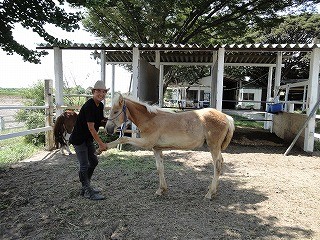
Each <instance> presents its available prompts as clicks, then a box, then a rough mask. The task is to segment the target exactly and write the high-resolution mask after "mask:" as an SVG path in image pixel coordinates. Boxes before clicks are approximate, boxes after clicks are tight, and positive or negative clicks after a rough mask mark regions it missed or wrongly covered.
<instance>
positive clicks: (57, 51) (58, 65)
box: [53, 47, 64, 116]
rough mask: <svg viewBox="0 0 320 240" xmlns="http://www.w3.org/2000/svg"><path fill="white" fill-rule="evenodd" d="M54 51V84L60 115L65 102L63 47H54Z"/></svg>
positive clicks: (58, 113)
mask: <svg viewBox="0 0 320 240" xmlns="http://www.w3.org/2000/svg"><path fill="white" fill-rule="evenodd" d="M53 52H54V84H55V100H56V116H60V115H61V114H62V112H63V109H62V108H61V106H63V105H64V103H63V68H62V49H61V48H59V47H54V48H53Z"/></svg>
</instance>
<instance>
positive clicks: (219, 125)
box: [106, 94, 235, 199]
mask: <svg viewBox="0 0 320 240" xmlns="http://www.w3.org/2000/svg"><path fill="white" fill-rule="evenodd" d="M127 120H130V121H131V122H132V123H134V124H135V125H136V126H137V128H138V129H139V134H140V137H139V138H131V137H125V136H121V137H119V138H118V139H117V140H115V141H113V142H110V143H108V149H109V148H114V147H116V146H117V145H118V144H131V145H133V146H136V147H140V148H144V149H150V150H152V151H153V153H154V156H155V159H156V167H157V171H158V174H159V188H158V190H157V191H156V193H155V194H156V195H160V196H161V195H163V194H164V193H166V192H167V190H168V186H167V183H166V180H165V176H164V165H163V154H162V151H163V150H191V149H195V148H198V147H201V146H202V145H203V144H204V143H205V142H206V144H207V147H208V149H209V150H210V153H211V156H212V163H213V167H214V169H213V180H212V182H211V184H210V185H209V187H208V192H207V193H206V195H205V198H207V199H212V198H213V197H214V196H215V195H216V194H217V189H218V180H219V175H220V174H221V170H222V164H223V157H222V155H221V150H225V149H226V148H227V146H228V145H229V143H230V141H231V139H232V137H233V133H234V130H235V127H234V121H233V118H232V117H231V116H229V115H226V114H224V113H222V112H220V111H218V110H216V109H213V108H204V109H199V110H192V111H186V112H180V113H175V112H169V111H168V110H163V109H161V108H159V107H156V106H151V105H148V104H147V103H144V102H141V101H139V100H136V99H134V98H132V97H128V96H123V95H121V94H118V95H115V97H114V99H113V101H112V106H111V109H110V113H109V116H108V121H107V124H106V131H107V133H108V134H113V133H114V131H115V129H117V128H119V127H120V126H121V124H125V122H126V121H127Z"/></svg>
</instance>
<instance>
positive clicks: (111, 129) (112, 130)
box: [106, 121, 115, 135]
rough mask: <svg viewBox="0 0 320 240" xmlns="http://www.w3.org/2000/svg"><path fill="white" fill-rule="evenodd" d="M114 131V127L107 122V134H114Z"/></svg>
mask: <svg viewBox="0 0 320 240" xmlns="http://www.w3.org/2000/svg"><path fill="white" fill-rule="evenodd" d="M114 129H115V125H114V123H113V122H111V121H108V122H107V124H106V130H107V134H110V135H112V134H114Z"/></svg>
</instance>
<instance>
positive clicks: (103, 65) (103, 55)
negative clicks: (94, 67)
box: [100, 50, 106, 84]
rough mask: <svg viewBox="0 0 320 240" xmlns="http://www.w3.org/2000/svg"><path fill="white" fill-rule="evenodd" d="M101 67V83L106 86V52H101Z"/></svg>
mask: <svg viewBox="0 0 320 240" xmlns="http://www.w3.org/2000/svg"><path fill="white" fill-rule="evenodd" d="M100 59H101V62H100V67H101V81H103V82H104V84H106V51H105V50H101V52H100Z"/></svg>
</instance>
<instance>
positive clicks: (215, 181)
mask: <svg viewBox="0 0 320 240" xmlns="http://www.w3.org/2000/svg"><path fill="white" fill-rule="evenodd" d="M210 152H211V156H212V162H213V178H212V182H211V184H210V185H209V187H208V189H209V190H208V192H207V194H206V195H205V198H208V199H212V197H214V196H215V195H216V194H217V191H218V185H219V176H220V174H221V171H222V163H223V158H222V155H221V151H220V150H218V149H210Z"/></svg>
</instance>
